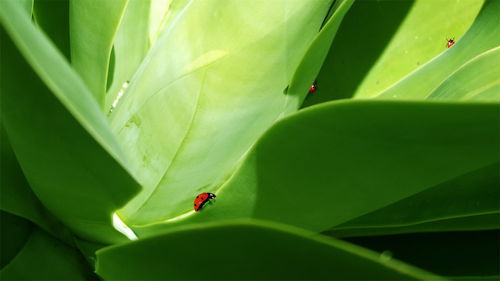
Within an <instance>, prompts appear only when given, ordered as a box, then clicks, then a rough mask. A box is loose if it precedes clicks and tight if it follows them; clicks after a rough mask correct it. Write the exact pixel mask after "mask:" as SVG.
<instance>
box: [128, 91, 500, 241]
mask: <svg viewBox="0 0 500 281" xmlns="http://www.w3.org/2000/svg"><path fill="white" fill-rule="evenodd" d="M499 112H500V105H499V104H485V103H467V104H465V103H451V102H450V103H444V102H408V101H406V102H403V101H378V100H370V101H361V100H352V101H342V102H341V101H339V102H331V103H327V104H324V105H321V106H316V107H311V108H310V109H306V110H303V111H301V112H299V113H297V114H295V115H292V116H290V117H288V118H285V119H284V120H282V121H281V122H278V123H277V124H276V125H275V126H273V127H272V128H271V129H270V130H269V131H268V132H267V133H266V134H265V135H264V136H263V137H262V138H261V139H260V140H259V142H258V143H257V144H256V146H255V147H254V149H253V150H252V151H251V153H250V154H249V156H248V157H247V159H246V160H245V163H244V164H243V166H242V167H241V168H240V170H239V171H238V172H237V173H236V174H235V176H234V177H233V178H232V179H231V180H230V181H229V182H228V183H227V184H226V185H225V186H224V187H223V188H222V190H221V191H220V192H218V193H217V199H216V202H215V203H214V204H213V205H212V206H207V208H205V209H204V210H203V211H202V212H200V213H194V212H193V213H191V214H187V215H185V216H181V217H178V218H175V219H172V220H169V221H165V222H163V223H158V224H152V225H145V226H134V229H135V230H136V231H137V232H138V233H139V234H140V235H149V234H151V233H156V232H158V231H161V229H164V228H167V227H172V226H173V225H175V224H185V223H195V222H201V221H209V220H221V219H227V218H238V217H254V218H259V219H266V220H272V221H279V222H282V223H287V224H291V225H295V226H300V227H303V228H306V229H310V230H313V231H324V230H326V229H330V228H332V227H334V226H336V225H340V224H342V223H345V222H347V221H349V220H352V219H354V218H356V217H359V216H361V215H364V214H367V213H370V212H373V211H376V210H378V209H380V208H383V207H386V206H388V205H390V204H393V203H395V202H398V201H400V200H402V199H404V198H407V197H409V196H412V195H416V194H418V193H420V192H424V191H427V190H429V189H430V188H433V187H435V186H438V185H440V184H442V183H443V182H446V181H450V180H452V179H455V178H457V177H461V176H463V175H466V174H468V173H471V172H472V171H475V170H477V169H479V168H483V167H486V166H488V165H493V164H494V163H497V162H498V161H499V157H500V156H499V154H498V153H497V152H498V145H499V143H500V136H499V135H498V124H499V122H500V114H499ZM473 179H474V178H472V179H471V181H473ZM478 180H483V179H482V178H478ZM470 186H472V184H471V185H470ZM486 188H487V189H488V188H489V186H487V187H486ZM488 190H490V192H493V194H495V192H497V191H494V190H493V191H491V189H488ZM467 192H472V194H474V192H473V191H470V190H469V191H467ZM490 194H491V193H490ZM457 196H458V195H457ZM476 196H480V198H483V197H482V196H483V195H481V194H479V195H477V194H476ZM465 200H468V201H469V200H471V198H466V199H465ZM487 202H490V201H487ZM461 204H462V205H463V206H467V203H466V202H458V203H457V208H458V207H459V206H460V205H461ZM488 206H490V207H491V204H489V205H488ZM429 212H432V210H429ZM312 218H314V219H312Z"/></svg>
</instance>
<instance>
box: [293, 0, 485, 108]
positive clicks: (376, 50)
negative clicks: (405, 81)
mask: <svg viewBox="0 0 500 281" xmlns="http://www.w3.org/2000/svg"><path fill="white" fill-rule="evenodd" d="M483 2H484V1H483V0H468V1H460V0H446V1H444V0H437V1H412V0H399V1H372V0H357V1H356V2H355V3H354V5H353V7H352V8H351V9H350V10H349V12H348V13H347V15H346V17H345V20H344V21H343V22H342V25H341V26H340V29H339V31H338V34H337V36H336V39H335V40H334V42H333V44H332V46H331V49H330V51H329V53H328V57H327V59H326V61H325V63H324V64H323V67H322V69H321V71H320V73H319V75H318V77H317V82H318V83H317V84H318V90H317V91H316V92H315V93H314V94H311V95H309V96H308V97H307V99H306V100H305V101H304V105H303V106H311V105H313V104H318V103H321V102H325V101H329V100H335V99H341V98H350V97H352V96H354V95H356V96H357V97H368V96H373V95H375V94H377V93H378V92H380V91H382V90H384V89H385V88H387V87H389V86H391V85H392V84H393V83H395V82H397V81H398V80H400V79H401V78H403V77H404V76H406V75H407V74H408V73H410V72H411V71H414V70H415V69H417V68H418V67H420V66H422V65H423V64H425V63H426V62H427V61H429V60H431V59H432V58H434V57H435V56H437V55H439V54H440V53H442V52H443V51H444V50H446V41H445V40H444V39H445V38H451V37H454V38H455V39H456V40H458V39H459V38H460V37H461V36H462V34H463V33H464V32H465V31H466V29H467V28H469V26H470V25H471V24H472V22H473V21H474V18H475V17H476V15H477V13H478V12H479V9H480V7H481V5H482V4H483Z"/></svg>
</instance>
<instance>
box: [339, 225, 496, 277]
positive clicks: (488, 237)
mask: <svg viewBox="0 0 500 281" xmlns="http://www.w3.org/2000/svg"><path fill="white" fill-rule="evenodd" d="M499 234H500V231H498V230H490V231H461V232H440V233H416V234H405V235H388V236H376V237H357V238H350V239H346V240H347V241H348V242H351V243H354V244H357V245H359V246H362V247H366V248H369V249H371V250H374V251H377V252H381V253H383V254H384V255H386V256H392V257H393V258H395V259H398V260H401V261H404V262H408V263H410V264H412V265H415V266H418V267H420V268H422V269H424V270H428V271H431V272H434V273H436V274H439V275H442V276H446V277H448V276H450V277H448V278H450V279H455V278H453V277H451V276H461V277H462V278H463V277H467V276H468V277H475V276H478V277H479V276H495V275H496V276H498V275H500V267H499V266H498V265H499V264H500V254H499V252H498V249H499V247H500V240H499V239H498V237H499V236H498V235H499ZM472 280H474V279H472ZM476 280H478V281H479V280H483V279H481V278H478V279H476Z"/></svg>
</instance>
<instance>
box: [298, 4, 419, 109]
mask: <svg viewBox="0 0 500 281" xmlns="http://www.w3.org/2000/svg"><path fill="white" fill-rule="evenodd" d="M413 2H414V1H372V0H357V1H355V2H354V4H353V5H352V7H351V9H350V10H349V12H348V13H347V14H346V16H345V18H344V20H343V21H342V24H341V25H340V28H339V30H338V32H337V35H336V36H335V39H334V40H333V43H332V44H331V47H330V50H329V51H328V56H327V57H326V60H325V62H324V63H323V66H322V68H321V70H320V72H319V74H318V76H317V79H316V80H317V86H318V88H317V91H316V92H315V93H314V94H310V95H308V96H307V98H306V100H305V101H304V103H303V106H304V107H305V106H310V105H313V104H318V103H322V102H325V101H329V100H334V99H340V98H349V97H351V96H352V95H354V93H355V90H356V88H357V87H358V86H359V85H360V84H361V82H362V81H363V78H364V77H365V76H366V75H367V73H368V72H369V71H370V69H371V68H372V67H373V65H374V64H375V63H376V61H377V59H378V58H379V57H380V56H381V55H382V53H383V51H384V49H385V48H386V47H387V46H388V45H389V44H390V42H391V39H392V37H393V35H394V34H395V33H396V31H397V29H398V28H399V26H400V25H401V23H402V21H403V20H404V19H405V16H406V14H407V13H408V11H410V8H411V7H412V4H413Z"/></svg>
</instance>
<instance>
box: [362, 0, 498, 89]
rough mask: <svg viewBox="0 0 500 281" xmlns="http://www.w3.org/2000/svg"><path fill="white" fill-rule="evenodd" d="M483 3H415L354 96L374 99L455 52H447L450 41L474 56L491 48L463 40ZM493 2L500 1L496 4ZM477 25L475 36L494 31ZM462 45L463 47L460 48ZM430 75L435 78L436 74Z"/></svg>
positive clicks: (473, 0) (442, 0)
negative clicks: (402, 80)
mask: <svg viewBox="0 0 500 281" xmlns="http://www.w3.org/2000/svg"><path fill="white" fill-rule="evenodd" d="M389 2H393V3H394V2H399V1H389ZM484 2H485V1H484V0H467V1H462V0H433V1H429V0H416V1H414V4H413V6H412V7H411V10H410V12H409V14H408V15H407V16H406V18H405V19H404V21H403V22H402V24H401V25H400V26H399V27H398V30H397V32H396V34H395V35H394V37H393V38H392V39H391V40H390V42H389V44H387V46H386V48H385V49H384V52H383V53H382V54H381V56H380V57H379V58H378V59H377V61H376V62H375V64H374V65H373V67H372V68H371V69H370V71H369V72H368V73H367V74H366V76H365V78H364V79H363V81H362V83H361V84H360V85H358V88H357V89H356V93H355V96H356V97H372V96H374V95H376V94H378V93H380V92H382V91H383V90H385V89H386V88H388V87H391V85H393V84H394V83H396V82H398V81H399V80H400V79H402V78H403V77H405V76H406V75H407V74H409V73H411V72H412V71H415V70H417V69H419V68H420V67H422V66H423V65H424V64H426V63H427V62H429V61H431V60H433V59H434V58H435V57H436V56H438V55H440V54H442V53H443V52H448V51H452V49H451V48H450V49H449V50H447V47H446V44H447V40H448V39H451V38H454V39H455V41H456V42H457V44H455V46H453V47H456V46H460V45H461V46H463V47H459V48H461V49H468V51H470V52H474V49H477V50H479V49H480V48H481V45H488V42H477V44H474V46H470V42H471V41H469V39H466V38H465V37H464V38H462V36H463V34H464V33H465V32H469V31H467V29H469V27H470V26H471V24H472V23H473V22H474V20H475V18H476V16H477V14H478V12H479V10H480V9H481V7H482V6H483V3H484ZM492 2H498V1H496V0H493V1H492ZM474 24H475V25H476V28H475V31H472V32H473V33H480V32H484V31H482V29H487V28H493V27H494V24H493V23H491V26H490V27H487V26H483V27H480V28H479V29H478V28H477V24H476V23H474ZM377 33H378V32H377ZM382 36H383V35H382ZM467 36H468V37H470V35H467ZM474 37H475V35H474ZM371 38H372V36H368V37H365V39H366V40H365V41H366V43H365V44H366V47H367V48H369V47H370V45H371V41H372V39H371ZM464 39H465V40H464ZM482 39H484V38H477V39H474V40H479V41H481V40H482ZM462 40H464V42H462ZM491 40H494V39H493V37H491V38H489V39H487V41H491ZM459 42H460V44H458V43H459ZM465 46H466V47H465ZM471 49H472V50H471ZM459 53H461V52H456V54H454V55H451V57H453V58H451V59H450V61H449V63H452V64H455V62H458V61H460V60H461V57H462V54H459ZM452 61H453V62H452ZM455 67H456V65H455ZM452 69H453V68H452ZM427 75H431V76H433V75H435V73H433V74H427ZM409 97H412V96H409Z"/></svg>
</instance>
